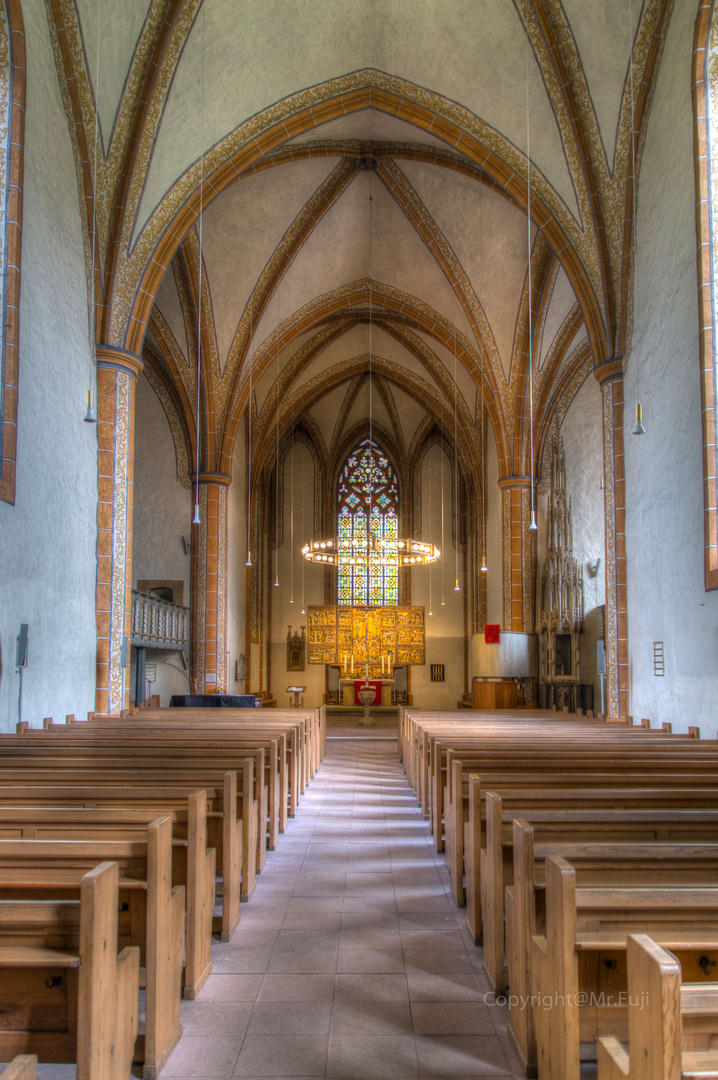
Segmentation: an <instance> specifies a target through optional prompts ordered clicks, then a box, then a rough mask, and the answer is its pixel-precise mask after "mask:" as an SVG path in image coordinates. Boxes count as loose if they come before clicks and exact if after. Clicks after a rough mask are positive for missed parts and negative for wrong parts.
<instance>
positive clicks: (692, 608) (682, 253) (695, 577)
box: [624, 0, 718, 738]
mask: <svg viewBox="0 0 718 1080" xmlns="http://www.w3.org/2000/svg"><path fill="white" fill-rule="evenodd" d="M696 9H697V5H696V4H695V3H692V2H689V0H678V2H677V3H676V5H675V9H674V13H673V17H672V20H671V25H670V27H669V30H668V38H667V42H666V47H665V52H664V55H663V60H662V64H661V70H660V75H659V79H658V85H657V89H656V94H655V98H654V101H653V106H652V110H651V116H650V122H649V126H648V134H647V140H646V147H645V152H644V156H643V162H642V166H641V173H640V186H639V205H638V237H637V251H638V255H637V258H638V281H637V293H636V296H635V301H634V303H635V328H634V338H633V354H632V356H631V358H630V361H629V363H628V368H627V373H626V382H625V399H626V410H625V421H624V434H625V443H626V499H627V513H626V547H627V557H628V633H629V646H630V652H629V662H630V670H629V677H630V684H629V687H630V707H631V712H632V714H633V715H634V717H648V718H650V720H651V722H652V725H653V726H654V727H655V726H660V723H661V722H663V721H670V722H671V723H672V724H673V730H674V731H676V730H679V731H685V730H686V728H687V726H688V725H689V724H697V725H698V726H700V728H701V734H702V735H703V736H704V737H706V736H707V737H713V738H715V736H716V733H717V729H718V709H717V708H716V700H717V699H718V593H717V592H715V591H714V592H709V593H706V592H705V590H704V580H703V491H702V483H703V475H702V466H701V445H702V443H701V438H702V431H701V402H700V384H699V354H698V298H697V285H696V225H695V188H694V161H693V126H692V125H693V116H692V105H691V53H692V38H693V28H694V20H695V17H696ZM637 387H638V388H639V389H638V390H637ZM637 394H638V395H640V400H641V403H642V404H643V410H644V413H643V416H644V425H645V428H646V434H645V435H643V436H634V435H632V434H631V428H632V426H633V419H634V417H633V409H634V405H635V402H636V400H637ZM655 641H662V642H663V643H664V649H665V676H663V677H657V676H655V675H654V674H653V643H654V642H655Z"/></svg>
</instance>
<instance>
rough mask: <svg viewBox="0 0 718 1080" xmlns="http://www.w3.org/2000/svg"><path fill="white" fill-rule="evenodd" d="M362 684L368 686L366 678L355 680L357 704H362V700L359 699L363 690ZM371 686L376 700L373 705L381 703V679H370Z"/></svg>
mask: <svg viewBox="0 0 718 1080" xmlns="http://www.w3.org/2000/svg"><path fill="white" fill-rule="evenodd" d="M362 686H366V682H365V681H364V679H355V680H354V704H355V705H361V701H360V700H359V691H360V690H361V688H362ZM369 686H371V688H372V690H373V691H374V700H373V701H372V705H381V680H380V679H377V680H376V681H375V680H374V679H370V680H369Z"/></svg>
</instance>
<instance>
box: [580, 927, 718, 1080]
mask: <svg viewBox="0 0 718 1080" xmlns="http://www.w3.org/2000/svg"><path fill="white" fill-rule="evenodd" d="M626 959H627V966H628V997H629V1008H628V1047H629V1049H628V1053H627V1052H626V1051H625V1050H624V1049H623V1046H622V1045H621V1043H620V1042H619V1041H618V1039H616V1038H615V1037H613V1036H610V1035H609V1036H602V1037H601V1038H600V1039H599V1040H598V1080H682V1078H683V1080H698V1078H699V1077H700V1078H701V1080H708V1078H709V1077H713V1078H714V1080H715V1078H716V1077H718V1050H702V1051H701V1050H698V1051H696V1050H684V1049H683V1041H684V1039H683V1031H682V1028H683V1018H684V1017H685V1015H686V1014H687V1013H690V1014H691V1019H692V1020H693V1022H694V1024H695V1021H696V1017H697V1014H701V1015H703V1016H706V1015H707V1017H708V1020H709V1023H712V1025H713V1029H714V1030H715V1022H716V1012H717V1011H718V1000H717V999H718V986H716V985H715V984H714V985H713V986H711V987H704V986H697V987H696V986H693V985H690V984H687V983H683V984H682V973H681V965H680V964H679V963H678V961H677V960H676V958H675V956H671V954H670V953H669V952H667V951H666V950H665V949H662V948H661V947H660V945H656V943H655V941H653V939H652V938H651V937H649V936H648V935H647V934H629V935H628V941H627V943H626ZM688 1041H690V1040H688Z"/></svg>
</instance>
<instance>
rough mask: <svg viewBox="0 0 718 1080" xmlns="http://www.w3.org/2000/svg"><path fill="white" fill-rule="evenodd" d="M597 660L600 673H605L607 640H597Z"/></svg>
mask: <svg viewBox="0 0 718 1080" xmlns="http://www.w3.org/2000/svg"><path fill="white" fill-rule="evenodd" d="M596 662H597V665H598V674H599V675H605V674H606V642H605V641H597V642H596Z"/></svg>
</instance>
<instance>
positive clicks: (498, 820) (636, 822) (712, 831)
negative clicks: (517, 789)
mask: <svg viewBox="0 0 718 1080" xmlns="http://www.w3.org/2000/svg"><path fill="white" fill-rule="evenodd" d="M577 795H580V793H577ZM659 797H660V794H659ZM581 802H583V800H581V799H577V801H576V803H574V806H580V805H581ZM616 802H619V799H616ZM516 812H517V810H516V809H514V810H512V811H509V813H508V814H506V815H505V817H506V819H509V817H510V816H512V815H513V814H515V813H516ZM520 812H521V813H522V818H515V817H514V818H513V820H504V815H503V813H502V798H501V796H500V795H498V794H496V793H495V792H491V791H487V792H486V846H485V848H484V849H482V851H481V860H480V861H481V919H482V924H483V945H484V970H485V972H486V975H487V978H488V980H489V982H490V984H491V986H492V989H494V990H503V989H504V987H505V986H506V980H505V968H504V953H505V935H504V891H505V889H506V887H510V886H512V885H514V884H515V882H516V872H515V864H517V865H519V866H520V868H521V871H522V874H523V875H524V876H522V879H521V880H522V882H523V884H524V886H525V887H529V888H531V889H533V886H534V880H535V881H536V882H537V883H538V884H539V885H540V886H541V887H542V886H543V861H544V859H545V858H546V856H547V855H550V854H565V849H566V848H567V846H570V849H571V854H568V855H566V856H565V857H566V858H568V859H569V861H571V860H572V859H573V860H575V859H581V860H588V861H590V860H591V859H592V858H601V859H603V857H604V855H606V856H609V857H610V856H611V854H613V858H614V860H615V861H616V862H617V863H620V864H621V866H623V862H622V860H625V859H626V858H630V857H631V856H630V855H627V854H621V852H622V851H623V852H626V851H627V848H626V847H625V846H624V848H621V847H620V846H615V845H621V844H623V845H627V844H629V843H630V844H631V845H632V850H633V851H635V850H636V848H635V845H636V844H643V845H651V844H653V845H657V848H658V847H661V848H662V849H663V857H665V858H668V857H669V855H670V857H671V858H673V859H674V862H675V853H674V851H673V850H671V851H669V850H668V848H667V847H666V845H669V846H670V845H673V846H675V844H680V843H685V844H686V845H689V846H690V850H693V847H692V846H693V845H694V844H696V843H702V844H710V842H711V841H713V840H714V839H716V838H718V810H706V811H700V810H680V809H674V810H661V809H640V810H636V809H632V810H626V809H617V808H612V807H604V808H603V809H600V810H599V809H594V810H583V809H578V808H576V809H574V808H573V807H567V808H566V809H565V810H553V811H551V810H548V811H546V810H535V811H533V810H531V809H529V808H524V809H523V810H522V811H520ZM517 844H518V846H517ZM611 844H613V845H614V846H615V850H613V851H612V849H611V848H610V845H611ZM581 845H583V846H581ZM596 845H600V847H601V848H602V849H603V850H602V851H598V849H597V847H596ZM606 845H608V846H606ZM688 849H689V848H688V847H687V850H688ZM646 851H647V847H646ZM704 854H705V852H704ZM646 857H647V856H646ZM532 859H533V860H534V861H535V864H536V865H535V873H534V875H533V876H532V877H531V878H530V881H529V880H528V879H527V877H526V876H525V875H526V874H527V873H528V867H529V865H530V863H531V860H532ZM623 869H624V873H625V868H623ZM714 870H718V868H717V867H714ZM626 876H630V873H629V874H627V875H626ZM714 881H715V883H716V884H718V872H716V873H715V875H714ZM472 902H473V898H472ZM528 940H529V939H527V941H528ZM527 948H528V945H526V950H527ZM519 955H524V956H525V957H526V960H528V952H527V951H524V952H523V953H520V954H519ZM519 962H520V961H519ZM512 981H513V980H512Z"/></svg>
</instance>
